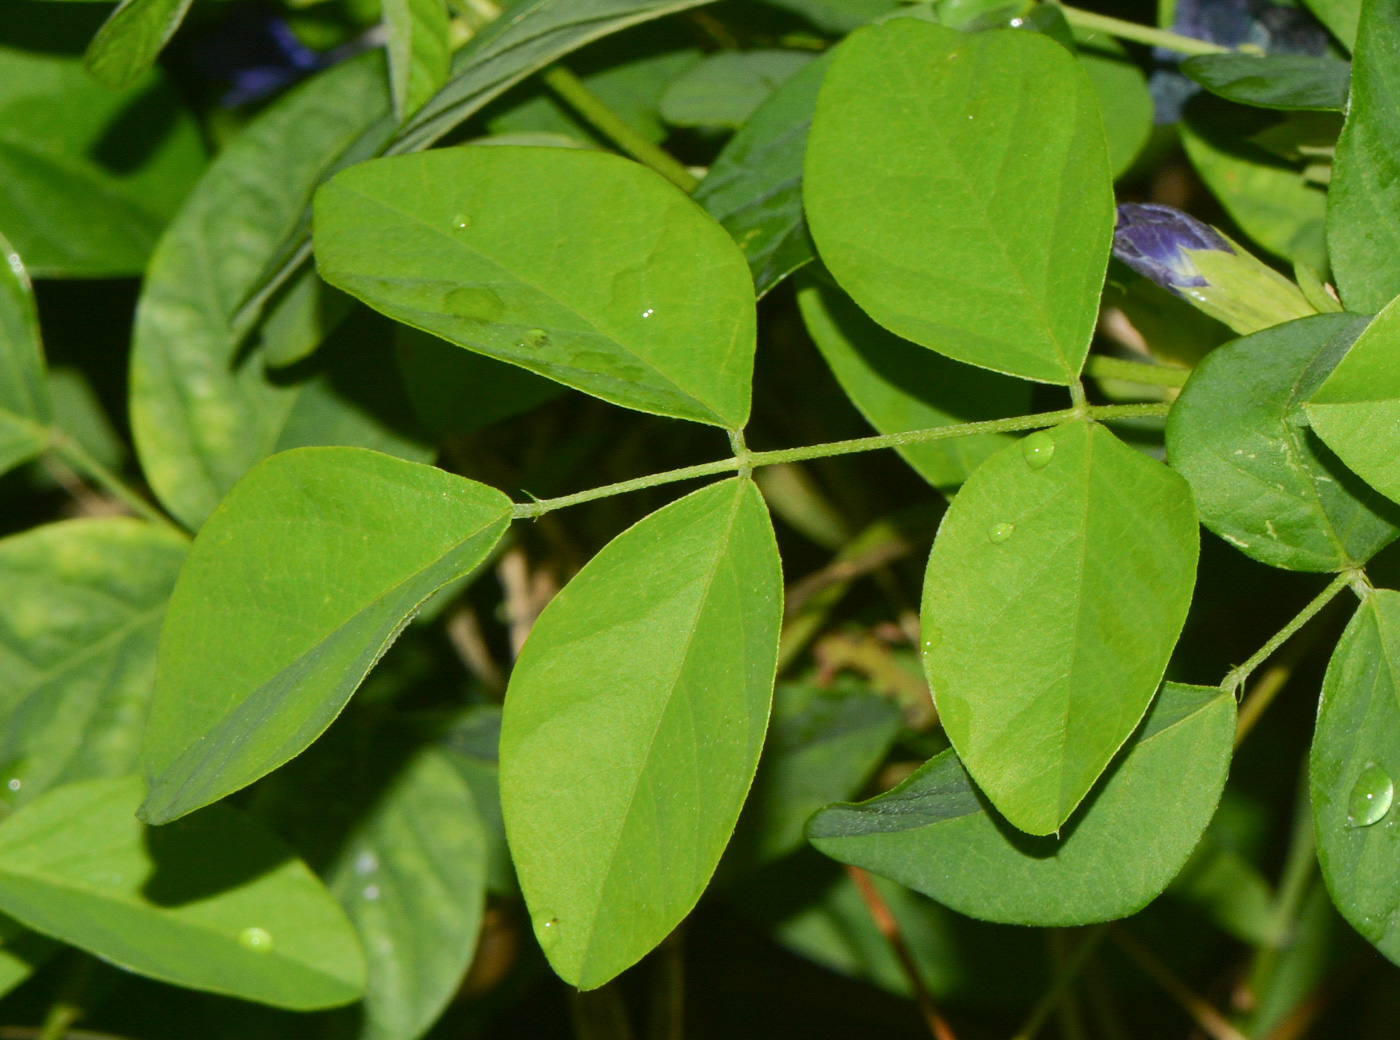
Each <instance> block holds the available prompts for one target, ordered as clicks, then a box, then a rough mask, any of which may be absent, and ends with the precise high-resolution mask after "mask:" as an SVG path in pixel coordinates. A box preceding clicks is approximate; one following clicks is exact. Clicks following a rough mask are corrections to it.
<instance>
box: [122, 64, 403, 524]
mask: <svg viewBox="0 0 1400 1040" xmlns="http://www.w3.org/2000/svg"><path fill="white" fill-rule="evenodd" d="M386 94H387V92H386V90H385V87H384V68H383V65H382V63H381V60H380V59H379V58H377V57H368V58H365V59H361V60H359V61H354V62H349V63H346V64H344V65H340V66H338V67H336V68H334V69H332V70H330V71H329V72H326V73H324V74H322V75H320V76H317V77H316V78H315V79H312V80H311V81H310V82H308V83H306V84H304V85H303V86H301V87H299V88H298V89H297V90H295V91H293V92H291V93H290V94H288V95H287V96H286V97H285V98H283V99H281V100H279V101H278V102H277V103H275V104H274V105H273V106H272V107H270V108H269V109H268V110H267V111H266V112H264V113H262V114H261V115H260V116H258V118H256V119H255V120H253V122H251V123H250V124H249V125H248V126H247V128H245V129H244V131H243V132H242V133H240V134H239V135H238V136H237V137H235V138H234V139H233V140H232V141H231V142H229V144H228V145H227V146H225V148H224V150H223V151H222V152H221V153H220V155H219V158H218V159H217V160H215V162H214V163H213V164H212V165H211V166H210V168H209V171H208V173H207V174H206V175H205V177H204V179H203V180H202V181H200V183H199V186H198V188H197V189H196V190H195V192H194V194H193V195H192V196H191V197H190V199H189V201H188V202H187V204H186V205H185V207H184V208H183V209H182V210H181V212H180V215H179V217H177V218H176V220H175V222H174V223H173V224H172V225H171V227H170V229H169V230H168V231H167V233H166V235H165V236H164V238H163V239H162V240H161V243H160V246H159V248H158V249H157V251H156V254H155V256H154V257H153V258H152V260H151V266H150V269H149V271H148V272H147V275H146V279H145V282H144V284H143V286H142V292H141V299H140V303H139V306H138V308H137V314H136V326H135V331H134V339H133V345H132V361H131V422H132V430H133V433H134V435H135V441H136V449H137V454H138V456H139V457H140V460H141V467H142V469H143V470H144V471H145V474H146V478H147V480H148V481H149V483H150V485H151V487H152V489H153V490H154V491H155V492H156V494H157V496H159V498H160V500H161V502H162V504H164V505H165V507H166V508H167V509H168V510H169V511H170V512H171V513H172V514H173V515H174V516H175V517H177V518H178V519H179V520H180V521H181V522H182V523H184V524H186V525H187V526H189V527H192V528H193V527H198V526H199V524H200V523H202V522H203V521H204V518H205V517H207V516H208V515H209V514H210V512H212V511H213V509H214V507H215V506H216V505H218V503H219V500H220V499H221V498H223V496H224V494H225V492H227V491H228V489H229V488H231V487H232V486H233V484H234V482H235V481H237V480H238V478H239V477H241V476H242V475H243V474H244V473H246V472H247V471H248V469H249V468H250V467H252V466H253V465H255V464H256V463H258V462H259V461H261V460H262V459H264V458H266V457H267V456H268V455H269V454H271V453H272V452H274V451H277V450H281V449H285V448H290V447H295V446H299V445H302V444H307V443H321V444H325V443H337V442H338V443H348V444H352V445H356V446H360V447H368V448H382V449H384V450H387V451H392V452H395V453H396V454H407V455H410V456H416V457H418V458H420V459H426V458H428V457H429V455H430V452H429V450H425V449H424V448H422V447H421V446H419V445H418V444H416V443H414V441H413V439H412V438H409V437H404V436H396V435H395V434H394V433H393V431H386V430H385V429H384V423H383V421H382V420H381V419H380V418H379V417H378V416H377V414H376V410H375V409H373V408H370V407H367V406H366V405H365V404H364V403H363V402H365V400H366V395H365V394H364V393H362V392H356V393H350V394H346V393H342V392H340V386H339V384H341V383H344V382H349V383H351V384H355V386H356V387H357V388H359V389H366V387H365V386H364V384H365V383H367V382H368V383H369V384H372V385H371V386H370V387H368V389H371V390H373V391H374V392H375V393H382V392H383V388H384V387H386V386H391V385H392V383H393V378H392V372H393V369H392V362H391V359H390V357H389V356H388V343H387V342H385V343H383V344H380V345H373V344H369V345H367V346H368V347H369V349H368V350H357V351H356V352H355V353H356V354H357V355H358V356H357V357H355V358H354V359H353V360H352V359H351V358H349V357H348V356H345V355H346V354H348V352H337V351H327V352H326V353H327V354H328V355H329V357H328V359H327V360H326V361H323V362H316V363H315V364H312V365H311V366H310V367H311V375H312V376H314V378H310V377H308V374H307V372H305V371H296V372H292V373H283V374H279V376H278V377H277V378H276V379H275V380H274V379H272V378H269V376H268V375H267V373H266V372H265V371H264V366H263V364H262V358H261V356H260V352H259V351H258V350H256V349H255V348H256V340H255V339H250V336H252V335H253V334H254V326H255V324H256V323H255V321H253V320H249V319H246V318H244V319H240V318H236V317H235V315H236V314H237V312H238V309H239V305H240V303H241V301H242V299H243V297H244V295H245V294H246V292H247V291H248V289H249V288H250V286H251V285H252V283H253V281H254V279H256V278H257V277H258V275H259V273H260V272H261V271H262V270H263V268H264V267H265V266H266V265H267V263H268V261H269V260H270V259H271V257H272V255H273V253H274V252H275V251H276V250H277V249H278V248H280V245H281V242H282V239H283V238H284V236H285V235H286V234H288V233H289V232H290V230H291V229H292V228H293V227H294V226H295V225H296V223H297V221H298V219H299V218H300V216H301V212H302V209H303V207H304V206H305V205H306V204H307V202H308V201H309V199H310V196H311V192H312V190H313V189H314V188H315V186H316V184H317V183H318V181H319V180H320V179H321V177H322V175H323V174H324V172H325V170H326V169H327V167H328V166H329V165H330V164H331V163H332V162H333V161H334V159H335V157H336V156H337V155H338V154H339V153H340V151H341V150H342V149H343V148H344V147H345V145H346V144H347V143H348V142H350V141H352V140H354V138H355V137H356V135H357V134H358V133H359V132H360V130H361V129H362V127H363V124H364V121H365V114H364V113H365V111H366V110H368V111H370V112H373V111H376V110H378V111H381V112H387V110H388V99H387V96H386ZM313 277H314V276H313ZM283 299H284V300H287V301H297V305H298V306H301V307H305V308H308V309H312V310H315V309H317V308H319V307H320V302H319V296H318V294H317V293H304V294H302V295H296V294H293V295H291V296H288V297H284V298H283ZM275 313H278V314H280V320H281V321H282V322H284V323H286V324H288V325H293V324H297V322H295V321H294V319H293V316H292V315H291V314H290V313H288V312H287V311H285V310H282V309H281V308H279V309H278V311H277V312H275ZM300 327H301V328H302V329H303V331H304V332H305V334H307V335H309V336H310V337H312V342H311V343H310V344H306V343H302V344H301V345H300V346H299V347H296V348H295V349H293V346H292V345H290V344H288V343H287V342H286V341H285V340H284V341H283V342H282V344H281V346H280V347H279V353H280V355H281V357H282V359H285V358H287V357H289V356H291V357H294V356H298V355H299V354H304V353H306V351H307V349H308V346H310V347H314V346H315V345H316V343H317V342H318V341H319V336H320V335H321V334H323V333H324V331H325V328H324V327H323V326H321V325H320V324H319V323H317V322H316V321H311V322H306V323H302V324H301V326H300ZM345 331H346V334H347V335H352V336H353V335H355V334H356V332H357V330H356V329H355V328H354V327H353V325H351V326H350V327H347V328H346V330H345ZM372 399H373V398H372V397H371V400H372Z"/></svg>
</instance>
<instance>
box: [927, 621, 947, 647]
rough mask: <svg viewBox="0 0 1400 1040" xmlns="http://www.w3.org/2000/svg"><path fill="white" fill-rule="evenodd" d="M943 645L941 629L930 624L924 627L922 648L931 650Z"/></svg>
mask: <svg viewBox="0 0 1400 1040" xmlns="http://www.w3.org/2000/svg"><path fill="white" fill-rule="evenodd" d="M942 645H943V630H942V629H941V628H934V627H933V626H932V625H929V626H927V627H926V628H925V629H924V649H925V650H933V649H935V648H936V647H940V646H942Z"/></svg>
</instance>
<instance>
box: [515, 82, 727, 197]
mask: <svg viewBox="0 0 1400 1040" xmlns="http://www.w3.org/2000/svg"><path fill="white" fill-rule="evenodd" d="M540 79H542V80H543V81H544V83H545V85H546V86H547V87H549V89H550V90H552V91H554V93H556V94H558V95H559V97H560V98H561V99H562V100H563V101H565V102H566V103H567V104H568V105H569V107H570V108H572V109H573V110H574V111H575V112H577V113H578V114H579V115H581V116H582V117H583V118H584V119H586V120H588V122H589V123H590V124H591V125H592V126H593V129H595V130H597V131H598V132H599V133H601V134H602V135H603V136H604V137H606V138H608V140H610V141H612V143H613V144H615V145H617V146H618V147H619V148H621V149H622V150H623V151H624V152H626V153H627V154H628V155H630V156H631V157H632V158H634V159H636V160H637V161H638V162H639V163H643V164H644V165H646V166H650V167H651V168H652V169H653V170H655V171H656V172H657V173H659V174H661V176H663V177H665V178H666V179H667V180H668V181H670V182H671V183H672V184H674V185H675V186H676V187H678V188H680V189H681V191H683V192H686V193H687V194H689V193H690V192H692V191H694V190H695V189H696V188H697V187H698V186H699V184H700V181H699V179H698V178H697V177H696V176H695V175H694V174H693V173H691V172H690V171H689V170H688V169H686V168H685V164H684V163H682V162H681V161H680V160H679V159H677V158H676V157H675V156H673V155H671V153H670V152H667V151H665V150H664V149H661V148H658V147H657V146H656V145H654V144H652V143H651V142H650V141H648V140H647V139H646V138H645V137H643V136H642V135H641V134H640V133H638V132H637V130H636V128H635V127H633V126H632V125H631V124H630V123H628V122H627V120H625V119H623V118H622V117H621V116H620V115H618V114H617V113H616V112H614V111H613V110H612V109H610V108H609V107H608V106H607V105H606V104H604V103H603V100H602V99H601V98H600V97H598V95H597V94H595V93H593V91H591V90H589V89H588V87H587V85H586V84H585V83H584V82H583V80H581V79H579V78H578V77H577V76H575V75H574V74H573V73H572V72H570V71H569V70H568V69H566V68H565V67H564V66H563V65H551V66H550V67H549V68H547V69H545V71H544V72H542V73H540Z"/></svg>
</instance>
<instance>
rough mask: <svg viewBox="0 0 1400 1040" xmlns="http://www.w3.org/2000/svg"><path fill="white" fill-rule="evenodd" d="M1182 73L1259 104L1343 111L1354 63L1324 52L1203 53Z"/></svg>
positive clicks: (1213, 89) (1229, 97)
mask: <svg viewBox="0 0 1400 1040" xmlns="http://www.w3.org/2000/svg"><path fill="white" fill-rule="evenodd" d="M1181 71H1182V72H1184V73H1186V75H1188V76H1190V77H1191V78H1192V79H1193V80H1195V81H1196V82H1197V83H1199V84H1200V85H1201V86H1203V87H1205V88H1206V89H1207V90H1209V91H1210V92H1211V93H1212V94H1216V95H1218V96H1220V97H1223V98H1225V99H1227V100H1229V101H1236V102H1239V103H1240V104H1242V105H1254V106H1256V107H1258V108H1275V109H1285V110H1307V111H1323V112H1345V111H1346V107H1347V91H1348V89H1349V88H1350V86H1351V65H1350V64H1348V63H1347V62H1345V61H1338V60H1337V59H1336V58H1331V57H1327V56H1325V55H1311V54H1269V55H1262V54H1239V53H1231V54H1199V55H1197V56H1196V57H1194V58H1187V59H1186V60H1185V61H1183V62H1182V63H1181Z"/></svg>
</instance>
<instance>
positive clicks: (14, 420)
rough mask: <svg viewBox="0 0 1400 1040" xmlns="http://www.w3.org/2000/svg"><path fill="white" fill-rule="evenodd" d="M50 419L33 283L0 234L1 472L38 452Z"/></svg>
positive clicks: (46, 437) (43, 444)
mask: <svg viewBox="0 0 1400 1040" xmlns="http://www.w3.org/2000/svg"><path fill="white" fill-rule="evenodd" d="M52 421H53V402H52V401H51V400H50V399H49V388H48V380H47V376H46V373H45V370H44V347H43V344H42V342H41V341H40V339H39V312H38V310H37V309H36V308H35V306H34V288H33V286H32V285H30V283H29V275H28V274H27V273H26V272H25V270H24V263H23V261H22V260H21V259H20V256H19V254H18V253H16V252H15V250H14V247H13V246H11V245H10V243H9V242H7V241H5V238H4V236H2V235H0V473H5V472H7V471H9V470H11V469H13V468H14V467H15V466H18V465H19V464H20V463H21V462H27V461H28V460H29V459H32V458H33V457H34V456H36V455H38V454H39V453H40V452H42V451H43V450H44V449H45V448H46V447H48V443H49V432H48V430H47V429H46V427H47V426H48V425H49V423H51V422H52Z"/></svg>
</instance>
